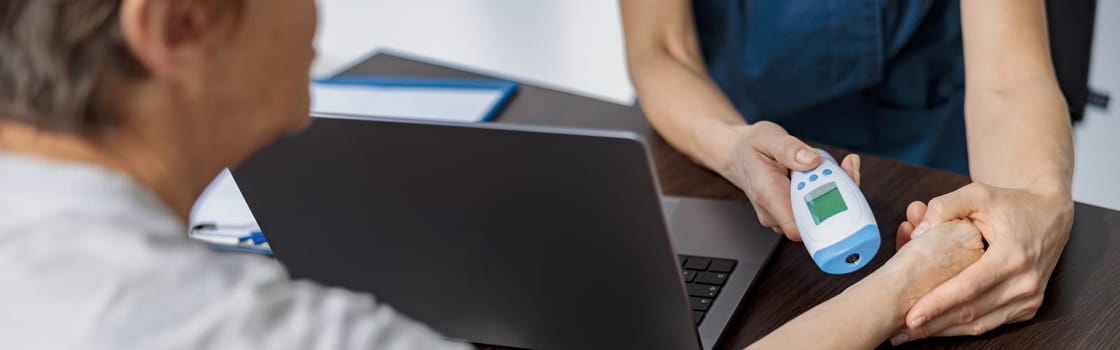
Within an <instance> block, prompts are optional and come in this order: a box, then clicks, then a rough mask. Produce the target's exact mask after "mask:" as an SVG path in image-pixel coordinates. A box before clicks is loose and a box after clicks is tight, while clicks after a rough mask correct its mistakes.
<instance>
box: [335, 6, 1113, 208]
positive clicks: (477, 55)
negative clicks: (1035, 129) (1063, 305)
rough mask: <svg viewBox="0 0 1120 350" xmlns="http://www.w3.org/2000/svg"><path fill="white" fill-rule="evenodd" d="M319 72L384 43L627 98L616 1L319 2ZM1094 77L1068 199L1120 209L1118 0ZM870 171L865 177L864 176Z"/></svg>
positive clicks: (1105, 23) (1106, 14) (1106, 9)
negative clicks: (1094, 95) (1098, 96)
mask: <svg viewBox="0 0 1120 350" xmlns="http://www.w3.org/2000/svg"><path fill="white" fill-rule="evenodd" d="M319 3H320V11H321V15H320V18H321V20H320V28H321V29H320V32H319V38H318V39H317V43H316V47H317V48H318V50H319V60H318V61H317V62H316V64H315V68H314V74H315V75H317V76H324V75H329V74H332V73H334V72H336V71H338V70H339V69H342V68H345V67H347V66H349V65H350V64H353V63H356V62H358V61H360V60H361V59H363V58H364V57H367V56H368V55H369V54H370V52H372V51H374V50H378V49H388V50H393V51H397V52H403V53H407V54H411V55H415V56H421V57H426V58H430V59H434V60H436V61H437V62H442V63H444V64H448V65H451V66H455V67H459V68H465V69H469V70H473V71H478V72H482V73H488V74H492V75H497V76H500V77H504V78H509V79H516V80H520V81H524V82H528V83H533V84H538V85H543V86H546V87H550V88H555V89H560V90H565V91H569V92H574V93H577V94H582V95H586V96H589V97H593V98H598V99H603V100H607V101H612V102H616V103H625V104H629V103H632V102H633V100H634V92H633V89H632V88H631V86H630V84H629V81H628V79H627V75H626V66H625V60H624V56H623V48H622V30H621V28H620V23H619V18H618V5H617V3H616V2H615V1H612V0H534V1H524V0H471V1H462V0H320V2H319ZM1097 10H1098V14H1097V16H1098V17H1097V21H1096V23H1097V28H1096V38H1095V44H1094V53H1093V66H1092V68H1091V69H1092V73H1091V78H1090V85H1091V86H1093V87H1094V88H1096V89H1098V90H1101V91H1106V92H1110V93H1111V95H1112V96H1113V100H1114V101H1113V102H1112V106H1111V108H1110V109H1109V110H1108V111H1102V110H1100V109H1093V108H1090V109H1089V111H1088V115H1087V116H1086V120H1085V121H1084V122H1083V123H1081V124H1079V125H1078V126H1077V129H1076V147H1077V148H1076V153H1077V159H1076V164H1077V170H1076V172H1075V176H1074V193H1073V194H1074V199H1076V200H1078V201H1081V202H1086V203H1091V204H1096V205H1100V206H1104V207H1109V208H1113V209H1120V181H1118V180H1116V178H1117V177H1118V176H1120V135H1118V133H1120V102H1118V101H1116V100H1118V99H1120V1H1099V2H1098V8H1097ZM867 176H871V175H867Z"/></svg>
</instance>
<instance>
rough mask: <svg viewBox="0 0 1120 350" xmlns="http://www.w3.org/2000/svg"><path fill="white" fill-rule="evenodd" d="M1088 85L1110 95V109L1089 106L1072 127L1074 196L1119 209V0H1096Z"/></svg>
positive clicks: (1091, 202)
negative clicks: (1081, 118) (1083, 118)
mask: <svg viewBox="0 0 1120 350" xmlns="http://www.w3.org/2000/svg"><path fill="white" fill-rule="evenodd" d="M1095 31H1096V33H1095V37H1094V39H1093V63H1092V65H1091V66H1090V67H1089V69H1090V72H1089V86H1091V87H1093V88H1095V89H1098V90H1100V91H1106V92H1109V93H1110V95H1112V103H1111V104H1110V106H1109V107H1110V108H1109V109H1108V110H1107V111H1106V110H1101V109H1098V108H1092V107H1090V108H1089V109H1088V110H1087V111H1086V115H1085V120H1084V121H1083V122H1082V123H1081V124H1079V125H1078V126H1077V128H1076V129H1075V130H1074V137H1075V140H1074V141H1075V147H1076V148H1075V150H1076V153H1077V155H1076V156H1077V159H1076V164H1077V165H1076V166H1077V168H1076V169H1075V170H1074V176H1073V198H1074V199H1076V200H1078V201H1081V202H1085V203H1090V204H1096V205H1099V206H1102V207H1107V208H1112V209H1120V181H1117V178H1120V1H1115V0H1098V1H1097V19H1096V29H1095Z"/></svg>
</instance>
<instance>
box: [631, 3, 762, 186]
mask: <svg viewBox="0 0 1120 350" xmlns="http://www.w3.org/2000/svg"><path fill="white" fill-rule="evenodd" d="M620 4H621V12H622V27H623V31H624V32H625V34H626V60H627V66H628V67H629V70H630V79H631V82H632V83H633V84H634V88H635V90H637V93H638V100H639V103H640V104H641V106H642V110H643V111H644V112H645V113H646V117H647V118H648V119H649V121H650V123H651V124H653V126H654V128H655V129H657V131H658V133H660V134H661V136H663V137H664V138H665V139H666V140H667V141H669V143H670V144H672V145H673V146H674V147H676V148H677V149H678V150H681V151H682V152H684V153H685V154H686V155H688V156H689V157H692V158H693V160H696V161H697V162H699V163H701V164H703V165H705V166H707V167H708V168H711V169H720V168H721V167H723V166H724V163H726V162H727V161H728V159H727V158H729V153H730V150H731V149H732V148H733V147H732V146H731V144H732V143H733V142H734V140H733V138H734V136H735V135H734V132H733V131H732V130H731V128H729V127H728V126H729V125H732V126H733V125H744V124H746V122H744V121H743V118H742V116H740V115H739V113H738V112H737V111H736V110H735V107H734V106H733V105H732V104H731V101H729V100H728V99H727V97H726V96H725V95H724V94H723V92H722V91H720V90H719V88H718V87H717V86H716V84H715V83H714V82H713V81H712V80H711V78H710V77H709V76H708V72H707V71H706V68H705V66H704V58H703V54H702V53H701V51H700V44H699V39H698V38H697V36H696V25H695V23H693V19H692V10H691V7H692V2H691V1H690V0H668V1H661V2H658V4H657V5H654V6H651V4H650V3H649V2H647V1H641V0H623V1H621V3H620ZM717 171H718V170H717Z"/></svg>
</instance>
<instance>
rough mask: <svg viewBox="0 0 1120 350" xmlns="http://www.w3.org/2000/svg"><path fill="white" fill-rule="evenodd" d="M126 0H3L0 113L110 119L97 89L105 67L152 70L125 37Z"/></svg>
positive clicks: (78, 127)
mask: <svg viewBox="0 0 1120 350" xmlns="http://www.w3.org/2000/svg"><path fill="white" fill-rule="evenodd" d="M120 6H121V3H120V0H3V1H0V120H3V119H9V120H16V121H21V122H26V123H29V124H32V125H35V126H37V127H39V128H43V129H47V130H54V131H66V132H79V133H80V132H86V131H90V130H91V129H95V128H99V127H104V126H108V125H111V124H112V123H113V122H114V120H113V118H112V117H111V116H110V115H108V113H104V112H103V111H102V110H101V108H99V106H97V103H96V102H97V101H96V96H95V95H96V90H97V86H98V84H99V82H100V81H101V79H102V78H103V76H104V74H106V73H107V72H110V71H113V72H116V73H120V74H123V75H124V76H128V77H143V76H144V75H145V74H146V73H145V71H144V69H143V67H142V66H141V65H140V64H139V63H138V62H137V61H136V60H135V59H134V58H133V56H132V55H131V53H130V51H129V50H128V49H127V47H126V45H125V44H124V40H123V38H122V35H121V30H120V26H119V20H118V18H119V17H118V14H119V12H120Z"/></svg>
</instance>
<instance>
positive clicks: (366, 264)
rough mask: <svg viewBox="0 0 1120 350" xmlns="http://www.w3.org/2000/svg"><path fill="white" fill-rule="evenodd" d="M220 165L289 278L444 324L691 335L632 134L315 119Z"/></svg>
mask: <svg viewBox="0 0 1120 350" xmlns="http://www.w3.org/2000/svg"><path fill="white" fill-rule="evenodd" d="M234 177H235V178H236V180H237V183H238V185H239V187H240V188H241V191H242V192H243V194H244V195H245V198H246V200H247V201H248V203H249V206H250V208H251V209H252V211H253V214H254V215H255V217H256V218H257V220H258V222H259V223H260V225H261V228H262V230H263V232H264V233H265V235H266V236H267V237H268V240H269V242H270V244H271V245H272V247H273V250H274V251H275V253H276V256H277V258H278V259H279V260H280V261H281V262H283V263H284V264H285V265H287V267H288V268H289V270H290V271H291V273H292V275H293V277H295V278H306V279H311V280H315V281H317V282H320V283H324V284H328V285H335V286H342V287H346V288H349V289H353V290H358V291H366V292H370V293H373V294H375V295H376V296H377V298H378V299H379V300H380V301H383V302H387V303H389V304H391V305H393V306H394V307H395V308H397V309H398V310H400V311H401V312H402V313H404V314H406V315H408V316H410V317H413V318H415V319H418V320H420V321H423V322H425V323H427V324H429V325H430V326H432V327H433V328H434V329H436V330H438V331H439V332H441V333H443V334H445V335H447V336H449V337H453V338H458V339H466V340H470V341H473V342H477V343H484V344H497V345H506V346H514V347H522V348H535V349H590V348H647V349H693V348H699V340H698V338H697V335H696V331H695V328H694V327H695V326H694V325H693V322H692V320H691V313H690V310H689V307H688V301H687V297H686V295H685V292H684V290H683V287H682V284H681V281H680V277H679V272H678V269H677V266H676V260H675V258H674V253H673V250H672V248H671V247H670V243H669V239H668V236H667V231H666V227H665V223H664V219H663V218H662V216H661V209H660V197H659V194H658V192H657V191H658V190H657V187H656V184H655V181H656V180H655V177H654V175H653V173H652V170H651V167H650V161H649V157H648V155H647V152H646V147H645V145H644V144H643V142H642V141H641V140H640V139H639V138H638V137H637V136H636V135H633V134H630V133H621V132H593V131H573V130H546V129H541V128H539V127H516V126H506V125H499V124H483V125H477V124H472V125H448V124H432V123H410V122H403V121H390V120H384V121H364V120H345V119H316V120H315V121H314V123H313V124H312V125H311V126H310V128H309V129H308V130H306V131H305V132H303V133H301V134H299V135H295V136H290V137H286V138H283V139H282V140H280V141H279V142H278V143H276V144H274V145H272V146H270V147H268V148H267V149H265V150H264V151H262V152H260V153H258V154H256V155H255V156H253V157H252V158H251V159H250V160H249V161H247V162H245V163H244V164H243V165H242V166H241V167H240V168H238V169H236V170H235V171H234Z"/></svg>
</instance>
